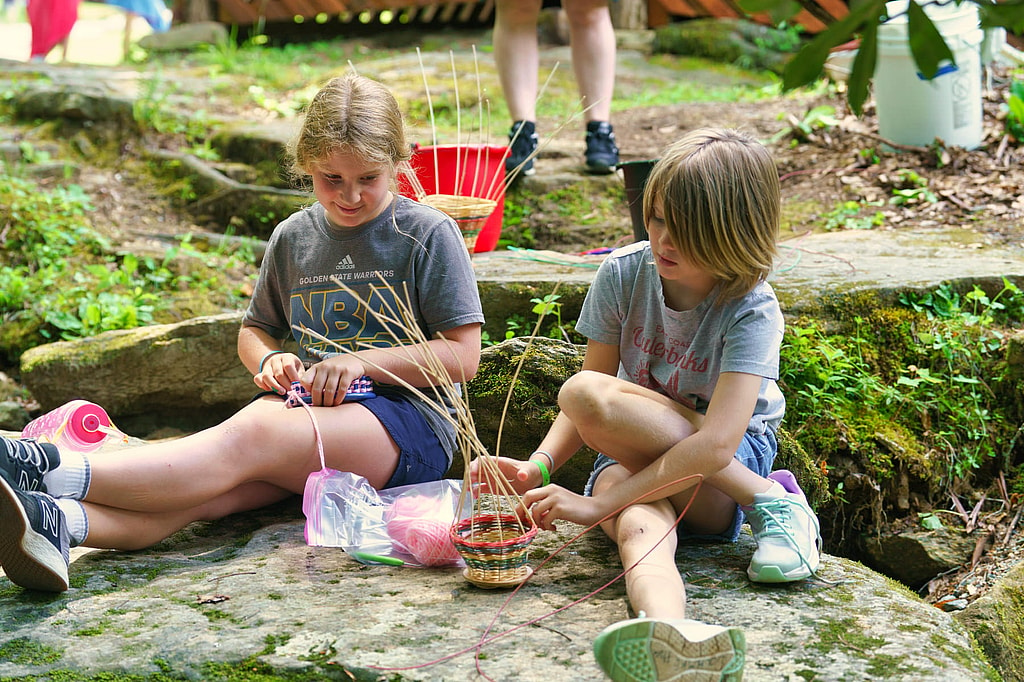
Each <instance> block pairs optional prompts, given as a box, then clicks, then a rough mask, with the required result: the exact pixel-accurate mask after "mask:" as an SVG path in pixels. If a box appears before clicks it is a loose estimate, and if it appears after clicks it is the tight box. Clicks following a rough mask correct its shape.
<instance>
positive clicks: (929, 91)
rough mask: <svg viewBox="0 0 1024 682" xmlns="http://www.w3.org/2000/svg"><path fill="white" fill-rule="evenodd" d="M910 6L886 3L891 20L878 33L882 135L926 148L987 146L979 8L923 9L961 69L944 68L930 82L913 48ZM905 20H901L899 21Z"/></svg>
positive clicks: (929, 6)
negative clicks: (937, 142) (984, 140)
mask: <svg viewBox="0 0 1024 682" xmlns="http://www.w3.org/2000/svg"><path fill="white" fill-rule="evenodd" d="M907 2H908V0H896V1H895V2H889V3H886V11H887V13H888V15H889V16H890V17H894V16H895V18H893V19H889V20H888V21H886V22H885V23H883V24H881V25H880V26H879V27H878V60H877V62H876V65H875V78H874V88H875V107H876V110H877V113H878V134H879V135H881V136H882V137H884V138H886V139H887V140H890V141H892V142H895V143H896V144H905V145H914V146H922V147H926V146H928V145H930V144H932V143H933V142H934V141H935V138H940V139H941V140H942V141H943V142H944V143H945V144H946V145H949V146H956V147H963V148H964V149H975V148H977V147H978V146H979V145H981V141H982V126H981V119H982V115H981V112H982V109H981V43H982V40H983V39H984V34H983V32H982V31H981V29H980V28H979V21H978V8H977V6H976V5H975V4H974V3H973V2H964V3H963V4H962V5H960V6H959V7H957V6H956V5H955V4H953V3H952V2H950V3H949V4H948V5H944V6H941V7H940V6H936V5H933V4H923V3H922V6H923V7H924V10H925V12H926V13H927V15H928V18H930V19H931V20H932V22H933V23H934V24H935V28H937V29H938V31H939V33H940V34H942V38H943V39H944V40H945V41H946V45H948V46H949V50H950V52H952V53H953V57H954V59H955V60H956V64H955V65H954V64H950V63H945V64H941V65H940V66H939V71H938V74H937V75H936V76H935V77H934V78H932V79H931V80H925V79H924V77H923V76H922V75H921V74H920V73H919V72H918V70H917V66H916V65H915V64H914V57H913V55H912V54H911V53H910V45H909V43H908V42H907V16H906V10H907ZM896 15H899V16H896Z"/></svg>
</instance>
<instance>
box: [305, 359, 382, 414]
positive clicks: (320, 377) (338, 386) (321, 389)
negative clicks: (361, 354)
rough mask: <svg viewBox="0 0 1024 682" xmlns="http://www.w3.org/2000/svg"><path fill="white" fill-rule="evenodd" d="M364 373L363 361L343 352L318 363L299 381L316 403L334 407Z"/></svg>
mask: <svg viewBox="0 0 1024 682" xmlns="http://www.w3.org/2000/svg"><path fill="white" fill-rule="evenodd" d="M364 374H366V368H365V367H364V366H363V363H361V362H359V360H358V359H357V358H356V357H355V356H354V355H350V354H342V355H335V356H333V357H330V358H327V359H326V360H321V361H320V362H318V363H316V364H315V365H313V366H312V367H310V368H309V369H307V370H306V373H305V374H303V375H302V376H301V377H299V381H301V382H302V385H303V386H304V387H305V388H306V390H307V391H309V394H310V395H311V396H312V397H313V404H314V405H320V406H323V407H334V406H335V405H340V404H341V403H342V402H343V401H344V400H345V392H346V391H347V390H348V387H349V386H351V385H352V382H353V381H355V380H356V379H358V378H359V377H361V376H363V375H364Z"/></svg>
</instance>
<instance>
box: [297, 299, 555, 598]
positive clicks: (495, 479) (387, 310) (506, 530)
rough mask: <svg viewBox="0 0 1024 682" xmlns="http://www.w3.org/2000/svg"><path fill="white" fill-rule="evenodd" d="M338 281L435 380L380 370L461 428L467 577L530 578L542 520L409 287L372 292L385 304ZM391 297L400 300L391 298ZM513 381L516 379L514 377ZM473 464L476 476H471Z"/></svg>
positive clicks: (501, 583)
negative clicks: (484, 433) (509, 472)
mask: <svg viewBox="0 0 1024 682" xmlns="http://www.w3.org/2000/svg"><path fill="white" fill-rule="evenodd" d="M334 281H335V283H336V284H337V285H338V286H339V287H341V288H342V289H343V290H344V291H345V292H346V293H348V294H350V295H351V296H353V297H354V298H355V299H356V300H357V301H358V302H359V304H360V305H362V306H364V307H365V308H366V310H367V311H368V312H369V313H370V314H371V315H372V316H373V317H374V318H375V319H376V320H377V321H378V322H380V323H381V324H382V325H383V326H384V328H385V329H387V330H389V333H391V334H392V336H393V340H394V341H395V342H396V344H397V345H396V346H395V347H393V348H390V349H383V350H387V351H388V352H390V353H394V354H396V355H399V356H401V357H402V358H403V359H404V360H410V359H412V358H413V357H414V356H413V354H412V352H411V351H410V348H409V346H408V345H407V344H403V343H402V340H401V339H400V338H399V337H398V336H397V334H396V332H395V330H399V331H400V332H401V333H402V334H404V335H405V338H407V339H411V341H412V344H413V345H415V346H416V350H417V352H416V355H415V357H416V358H420V359H421V360H417V361H416V364H417V365H418V366H419V368H420V370H421V372H422V373H423V376H424V377H425V378H426V379H427V380H428V381H429V383H430V387H429V388H418V387H416V386H413V385H412V384H411V383H409V382H408V381H406V380H404V379H402V378H401V377H399V376H397V375H395V374H394V373H392V372H390V371H389V370H387V369H385V368H383V367H380V366H376V369H378V370H380V371H382V372H383V373H384V374H386V375H387V376H389V377H390V378H391V379H392V381H393V382H394V383H395V384H397V385H400V386H403V387H404V388H406V389H408V390H409V391H412V392H413V393H415V394H417V395H419V396H420V397H422V398H424V399H425V400H426V403H427V404H428V405H431V406H433V407H434V409H435V410H436V411H437V413H438V414H439V415H441V417H442V418H443V419H445V420H447V421H448V422H449V423H451V424H452V425H453V426H454V427H455V432H456V435H457V439H458V443H459V450H460V451H461V453H462V456H463V463H464V469H463V471H464V473H463V484H462V492H461V494H460V498H459V502H458V505H457V509H467V508H468V509H469V510H470V511H469V512H468V514H469V515H468V516H464V517H459V518H456V519H455V521H454V523H453V524H452V527H451V530H450V535H451V538H452V542H453V543H454V544H455V547H456V549H457V550H458V552H459V554H460V555H461V556H462V558H463V559H464V560H465V562H466V568H465V570H464V572H463V574H464V575H465V577H466V579H467V580H468V581H470V582H471V583H473V584H474V585H477V586H479V587H485V588H494V587H513V586H515V585H518V584H520V583H522V582H524V581H525V580H527V579H528V578H529V577H530V575H531V574H532V570H531V569H530V567H529V564H528V563H527V562H528V559H529V546H530V543H531V542H532V541H533V539H534V537H535V536H536V534H537V531H538V527H537V524H536V522H535V521H534V519H533V516H532V515H531V514H530V512H529V510H527V509H526V508H525V506H524V505H523V501H522V498H521V497H520V496H519V494H518V493H516V491H515V490H514V489H513V488H512V486H511V485H510V483H509V482H508V481H507V480H506V479H505V476H504V474H502V472H501V471H500V470H499V468H498V464H497V456H496V455H491V454H490V453H489V452H488V451H487V448H486V446H484V445H483V443H481V442H480V439H479V438H478V436H477V432H476V426H475V424H474V422H473V415H472V412H471V411H470V409H469V401H468V399H467V397H466V396H465V393H464V392H463V391H462V390H461V389H460V384H459V383H457V382H456V381H455V379H454V378H453V377H452V376H451V375H450V374H449V373H448V371H447V369H446V368H445V366H444V363H443V362H442V361H441V359H440V358H439V357H438V356H437V354H436V352H435V351H434V350H433V348H432V347H431V346H430V345H429V344H428V343H427V341H428V339H427V337H426V336H425V334H424V332H423V331H422V330H421V329H420V327H419V325H418V324H416V321H415V319H414V317H413V315H412V308H411V306H410V305H409V304H408V301H409V293H408V291H405V292H403V294H402V295H398V294H397V292H396V291H395V290H394V288H393V287H392V286H391V285H389V284H387V283H384V284H383V285H382V287H381V289H384V290H387V293H388V294H390V295H383V296H382V295H377V294H375V293H373V292H371V298H373V300H374V301H375V302H378V303H381V304H382V305H374V306H370V305H367V302H366V300H365V299H363V298H362V297H361V296H360V295H359V294H358V293H357V292H355V291H354V290H352V289H351V288H350V287H349V286H347V285H346V284H345V283H344V282H342V281H341V280H338V279H335V280H334ZM374 291H376V288H374ZM390 301H393V302H394V303H393V304H392V303H389V302H390ZM298 329H299V331H301V332H302V333H303V334H306V335H308V336H310V337H312V338H316V339H318V340H320V341H323V342H325V343H328V344H331V345H332V346H334V347H336V348H338V349H339V350H340V351H341V352H350V351H349V350H348V349H347V348H344V347H342V346H339V345H338V344H337V343H335V342H334V341H331V340H329V339H327V338H325V337H323V336H322V335H320V334H318V333H317V332H315V331H313V330H310V329H307V328H306V327H298ZM360 346H361V347H362V348H365V349H375V350H378V351H379V350H382V349H381V347H380V346H374V345H372V344H369V343H365V344H360ZM364 360H365V359H364ZM518 372H519V368H517V369H516V374H515V376H518ZM460 382H462V383H464V382H465V377H460ZM512 383H513V385H514V384H515V378H513V382H512ZM426 391H429V392H432V393H433V396H428V395H427V393H426ZM510 391H511V389H510ZM431 397H433V398H435V399H444V401H445V402H447V403H448V404H450V405H452V406H454V412H455V414H454V415H452V414H451V413H449V411H448V410H446V409H445V408H444V407H443V406H442V405H441V404H440V403H438V402H435V400H431V399H430V398H431ZM506 409H507V401H506ZM499 440H500V433H499ZM474 470H475V472H476V474H475V477H473V475H472V472H473V471H474ZM467 495H470V496H471V504H469V505H467V504H465V501H466V496H467Z"/></svg>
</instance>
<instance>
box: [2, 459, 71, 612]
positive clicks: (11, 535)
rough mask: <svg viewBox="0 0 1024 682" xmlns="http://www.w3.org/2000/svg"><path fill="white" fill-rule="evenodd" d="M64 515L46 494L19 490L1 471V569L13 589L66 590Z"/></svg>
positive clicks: (67, 560)
mask: <svg viewBox="0 0 1024 682" xmlns="http://www.w3.org/2000/svg"><path fill="white" fill-rule="evenodd" d="M69 548H70V543H69V539H68V530H67V524H66V522H65V519H64V512H63V511H61V510H60V508H59V507H58V506H57V503H56V501H55V500H54V499H53V498H52V497H50V496H49V495H47V494H45V493H39V492H29V491H25V490H21V489H20V488H18V487H16V486H15V485H13V484H12V483H11V480H10V478H9V476H8V475H7V473H6V472H2V471H0V566H2V567H3V569H4V573H6V574H7V577H8V578H9V579H10V580H11V582H12V583H14V584H15V585H21V586H22V587H25V588H28V589H30V590H40V591H43V592H63V591H65V590H66V589H68V563H69Z"/></svg>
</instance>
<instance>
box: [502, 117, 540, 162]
mask: <svg viewBox="0 0 1024 682" xmlns="http://www.w3.org/2000/svg"><path fill="white" fill-rule="evenodd" d="M537 139H538V138H537V126H536V124H534V122H533V121H516V122H515V123H513V124H512V130H510V131H508V147H509V150H510V153H509V155H508V157H506V159H505V174H506V175H512V174H513V173H517V175H533V174H534V172H535V171H534V170H533V159H534V157H535V156H536V155H537Z"/></svg>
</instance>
